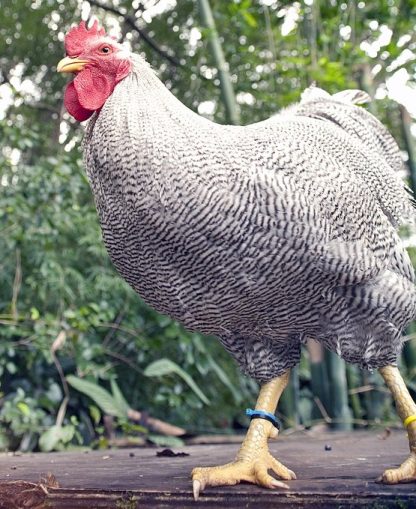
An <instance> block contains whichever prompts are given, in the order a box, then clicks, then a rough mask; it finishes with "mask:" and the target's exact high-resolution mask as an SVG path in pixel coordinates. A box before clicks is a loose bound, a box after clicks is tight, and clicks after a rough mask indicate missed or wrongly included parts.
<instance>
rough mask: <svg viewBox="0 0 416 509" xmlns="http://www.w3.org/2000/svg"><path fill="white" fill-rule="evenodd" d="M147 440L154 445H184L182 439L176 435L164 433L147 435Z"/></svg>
mask: <svg viewBox="0 0 416 509" xmlns="http://www.w3.org/2000/svg"><path fill="white" fill-rule="evenodd" d="M146 438H147V439H148V440H150V441H151V442H153V443H154V444H156V445H159V446H163V447H182V446H183V445H184V443H185V442H184V441H183V440H181V439H180V438H178V437H170V436H166V435H152V434H150V435H147V437H146Z"/></svg>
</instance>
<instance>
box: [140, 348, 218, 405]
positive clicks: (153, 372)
mask: <svg viewBox="0 0 416 509" xmlns="http://www.w3.org/2000/svg"><path fill="white" fill-rule="evenodd" d="M173 373H174V374H176V375H178V376H180V377H181V378H182V380H183V381H184V382H186V383H187V384H188V386H189V387H190V388H191V389H192V390H193V391H194V393H195V394H196V395H197V396H198V397H199V398H200V400H201V401H203V402H204V403H205V404H206V405H210V401H209V399H208V398H207V397H206V396H205V394H204V393H203V392H202V391H201V389H200V388H199V387H198V385H197V384H196V383H195V382H194V380H193V378H192V377H191V376H190V375H188V373H186V372H185V371H184V370H183V369H182V368H181V367H179V366H178V365H177V364H176V363H175V362H173V361H171V360H170V359H166V358H165V359H159V360H157V361H154V362H152V363H151V364H149V365H148V366H147V368H146V369H145V370H144V374H145V375H146V376H164V375H170V374H173Z"/></svg>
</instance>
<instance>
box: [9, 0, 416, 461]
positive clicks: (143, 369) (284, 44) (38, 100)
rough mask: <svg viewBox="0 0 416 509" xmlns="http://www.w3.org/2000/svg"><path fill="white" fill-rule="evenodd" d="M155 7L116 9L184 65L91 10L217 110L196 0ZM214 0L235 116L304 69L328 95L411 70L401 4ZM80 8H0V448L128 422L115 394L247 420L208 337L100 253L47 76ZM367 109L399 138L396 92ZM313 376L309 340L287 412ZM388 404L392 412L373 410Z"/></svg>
mask: <svg viewBox="0 0 416 509" xmlns="http://www.w3.org/2000/svg"><path fill="white" fill-rule="evenodd" d="M157 4H158V2H157V1H156V0H148V1H146V2H139V3H138V2H134V3H133V2H132V1H131V0H120V1H119V2H117V6H118V7H117V8H119V9H121V11H123V12H128V13H129V14H130V15H135V16H136V17H137V24H138V25H139V26H140V27H141V28H142V29H144V30H145V31H146V32H147V34H148V35H149V36H150V37H151V38H152V39H153V41H155V43H156V44H157V45H158V46H159V47H160V48H161V49H162V50H163V51H164V52H165V53H166V52H167V53H168V54H169V55H171V57H174V58H176V60H177V61H179V65H172V63H171V62H169V61H168V60H166V58H165V56H162V55H161V53H160V52H157V51H155V50H154V48H151V47H150V46H149V45H147V44H146V42H145V41H144V39H143V38H140V37H139V36H138V34H137V33H136V32H134V31H131V28H130V27H129V26H128V25H127V24H126V23H125V22H124V21H123V18H122V17H117V16H116V17H114V15H113V14H109V13H108V12H106V11H105V10H103V9H100V8H98V7H93V6H92V14H94V15H97V16H98V17H99V18H100V20H102V21H103V22H108V25H109V26H110V25H112V26H117V24H118V23H120V34H121V36H122V37H123V38H124V39H125V40H126V41H127V42H128V43H130V44H131V46H132V48H133V50H134V51H136V52H144V53H145V54H146V56H147V59H148V60H149V62H150V63H151V64H152V65H153V66H154V67H155V68H156V69H157V70H158V72H159V75H160V77H161V79H162V80H163V81H164V82H165V83H166V85H167V86H168V87H170V88H171V90H172V92H173V93H174V94H175V95H176V96H177V97H179V98H180V99H181V100H182V101H183V102H184V103H185V104H187V105H188V106H189V107H190V108H192V109H194V110H198V108H199V107H200V106H201V104H202V105H203V104H204V103H205V104H206V103H207V102H209V103H212V109H213V113H212V114H211V115H208V116H210V117H211V118H213V119H215V120H216V121H218V122H224V121H225V109H224V106H223V103H222V101H221V95H220V87H219V81H218V72H217V69H216V68H215V62H214V59H213V56H212V55H211V53H210V51H209V47H208V35H209V34H208V33H207V31H206V30H204V29H202V28H201V25H202V22H201V18H200V15H199V11H198V9H197V2H195V1H194V0H183V1H181V2H177V4H176V5H174V4H175V2H172V3H169V5H168V6H167V7H166V8H165V9H163V8H160V9H159V10H158V6H157ZM210 4H211V7H212V10H213V14H214V18H215V23H216V27H217V30H218V33H219V35H220V42H221V45H222V49H223V52H224V55H225V59H226V61H227V62H228V65H229V69H230V74H231V81H232V84H233V86H234V91H235V94H236V97H237V101H238V102H239V107H240V110H241V119H242V122H243V123H252V122H255V121H258V120H262V119H264V118H266V117H268V116H270V115H271V114H273V113H275V112H276V111H278V110H279V109H280V108H282V107H285V106H287V105H288V104H290V103H292V102H293V101H295V100H297V99H298V98H299V96H300V93H301V92H302V90H303V89H304V88H305V87H306V86H308V85H309V84H310V83H312V82H313V81H315V82H316V83H317V85H319V86H322V87H324V88H326V89H327V90H328V91H329V92H336V91H339V90H341V89H343V88H351V87H357V86H359V85H360V84H362V86H364V85H365V86H366V87H367V88H368V89H369V91H370V92H372V91H375V90H376V89H377V88H378V89H379V90H380V91H381V92H383V91H384V90H385V83H386V79H387V78H388V77H389V76H391V75H392V74H393V73H394V72H395V70H397V69H399V68H405V69H407V71H408V72H409V75H410V80H411V82H413V83H414V79H415V60H414V57H413V58H411V59H410V60H407V61H405V62H404V63H400V62H399V64H397V62H395V59H397V58H398V57H399V56H400V54H401V53H402V52H403V51H404V50H409V51H410V52H412V51H413V52H414V50H415V42H414V35H413V33H414V31H413V27H414V25H415V2H414V0H412V1H408V2H405V3H403V2H400V1H399V0H383V1H380V2H349V3H344V2H338V1H333V2H321V1H317V0H316V1H315V2H313V3H312V4H311V5H309V4H310V2H308V3H307V4H306V3H304V2H300V3H296V4H295V3H293V2H291V1H275V2H272V1H268V2H254V1H252V0H239V1H237V0H234V1H229V2H220V1H219V0H210ZM263 4H267V5H263ZM107 5H113V6H114V4H113V3H110V2H108V4H107ZM143 6H144V7H147V8H148V10H147V11H146V12H143ZM81 7H82V10H83V13H84V16H85V14H86V13H87V10H88V9H87V7H88V3H87V2H81V3H80V2H79V1H78V0H69V1H67V2H63V1H62V0H57V1H56V2H50V1H47V2H46V1H44V2H32V1H30V2H29V1H28V0H15V1H14V2H9V3H8V4H7V5H5V6H3V8H2V9H1V10H0V63H1V66H0V69H1V70H0V98H2V97H10V104H9V106H8V108H7V116H6V115H4V112H3V111H2V108H3V106H1V104H2V103H1V101H0V232H1V236H0V336H1V337H0V339H1V341H0V383H1V391H2V393H1V400H0V449H2V450H3V449H16V448H19V449H21V450H32V449H35V448H40V449H42V450H45V451H47V450H53V449H62V448H65V447H71V446H74V445H76V446H77V445H80V444H91V443H93V442H94V441H96V440H97V437H99V443H101V444H105V443H107V442H106V438H105V437H104V435H103V433H104V431H103V424H102V418H103V415H104V414H105V413H106V414H109V415H115V416H117V418H120V416H122V417H123V419H124V418H125V414H126V408H127V407H131V408H133V409H138V410H145V411H148V412H149V413H150V414H152V415H153V416H155V417H159V418H161V419H163V420H167V421H169V422H172V423H176V424H178V425H182V426H183V427H185V428H186V429H187V430H188V431H191V432H196V431H209V430H212V429H219V428H220V429H225V430H226V429H229V428H230V427H231V426H232V425H233V424H234V421H236V420H237V421H242V422H241V423H245V422H246V421H244V418H242V411H241V409H242V408H244V406H245V405H247V404H249V402H250V403H251V402H252V400H253V398H254V396H255V391H256V384H255V383H254V382H253V381H251V380H248V379H247V378H245V377H243V376H242V375H241V373H240V372H239V371H238V369H237V368H236V366H235V364H234V362H233V361H232V360H231V359H230V357H229V356H228V354H227V353H226V352H225V351H224V349H223V348H222V347H221V345H219V343H218V342H217V341H216V340H214V339H212V338H204V337H202V336H200V335H198V334H195V333H191V332H188V331H185V330H184V329H183V328H182V327H181V326H180V325H178V324H177V323H175V322H173V321H171V320H170V319H169V318H167V317H164V316H161V315H158V314H157V313H155V312H154V311H153V310H151V309H149V308H148V307H147V306H146V305H145V304H144V303H143V302H142V301H141V300H140V299H139V298H138V297H137V296H136V295H135V294H134V292H133V291H132V290H131V289H130V288H129V287H128V286H127V285H126V284H125V283H124V282H123V281H122V279H121V278H120V277H119V276H118V275H117V273H116V272H115V270H114V268H113V267H112V265H111V263H110V262H109V259H108V256H107V254H106V251H105V248H104V246H103V242H102V239H101V233H100V230H99V226H98V220H97V215H96V211H95V208H94V204H93V200H92V196H91V193H90V190H89V187H88V182H87V179H86V176H85V173H84V170H83V164H82V161H81V151H80V148H79V147H80V143H81V139H82V129H81V128H80V126H79V125H78V124H77V123H75V122H74V121H73V120H72V119H70V118H69V116H68V115H67V114H66V113H65V112H64V111H63V108H62V94H63V88H64V86H65V83H64V79H63V78H62V76H61V75H59V74H57V73H56V72H55V66H56V63H57V62H58V61H59V60H60V59H61V58H62V56H63V45H62V40H63V34H64V33H65V32H66V31H67V29H68V28H69V26H70V25H71V24H72V23H74V22H78V20H79V18H80V15H81V12H80V9H81ZM152 7H154V8H155V9H154V10H153V11H152V10H151V8H152ZM159 7H160V5H159ZM288 9H295V10H296V13H297V14H296V15H297V20H296V21H295V22H294V25H293V27H292V28H293V29H292V30H291V31H289V32H287V33H286V32H282V28H283V27H284V26H286V25H285V22H287V12H288ZM152 12H153V14H152ZM383 26H387V27H389V28H390V29H391V30H392V35H391V38H390V41H388V42H386V44H385V45H384V46H383V45H381V46H380V48H379V49H378V50H377V51H376V52H375V54H374V55H373V56H369V53H368V51H366V48H368V45H371V44H372V43H376V42H377V41H378V40H379V37H380V35H381V34H382V32H383V30H384V28H383ZM348 27H349V28H348ZM341 29H343V30H342V32H341ZM341 33H342V34H343V35H342V36H341V35H340V34H341ZM398 41H400V45H399V44H398ZM363 48H364V49H363ZM413 55H414V53H413ZM368 69H369V70H370V73H368V72H367V71H368ZM371 71H373V72H371ZM376 71H377V72H376ZM369 77H370V81H368V78H369ZM377 109H378V114H379V116H380V117H381V118H382V119H383V120H384V121H385V122H386V123H387V124H388V125H389V126H390V128H391V129H392V131H393V132H394V134H395V135H396V137H397V138H398V140H399V142H400V143H401V145H402V146H404V144H403V141H402V134H401V129H400V127H401V124H400V117H399V115H397V107H396V105H395V104H394V103H392V101H390V100H388V99H384V100H383V101H381V102H378V103H377ZM413 251H414V249H413ZM411 254H412V256H413V255H414V253H413V252H412V253H411ZM413 257H414V256H413ZM57 338H63V340H62V341H59V342H58V340H57ZM55 341H57V342H58V343H59V344H58V345H57V344H56V343H55V347H56V348H55V347H54V348H52V345H53V344H54V342H55ZM414 350H415V348H414V345H412V344H411V343H409V344H408V345H406V348H405V356H404V358H403V361H404V362H403V364H404V367H405V370H406V373H407V374H408V377H409V381H410V383H411V384H414V376H415V370H414V362H413V361H412V359H416V354H415V351H414ZM312 371H313V370H312ZM318 371H319V370H318ZM321 371H322V370H321ZM65 377H66V380H65ZM116 380H117V383H116ZM296 381H297V382H298V383H299V384H298V386H297V385H296V383H295V382H296ZM348 383H349V389H350V391H356V390H357V389H358V388H359V387H360V385H363V380H362V378H361V375H360V374H359V373H358V372H357V370H355V368H351V369H350V370H349V371H348ZM312 385H313V384H312V375H311V366H310V363H309V359H308V356H307V354H304V355H303V358H302V362H301V366H300V368H299V376H297V377H296V380H293V385H292V386H293V391H291V392H288V393H287V394H288V396H287V397H286V398H287V399H286V402H285V405H284V408H283V406H282V409H281V410H282V411H283V410H284V411H285V412H286V415H284V417H286V419H287V421H286V422H292V423H293V422H296V421H297V420H299V419H300V420H301V422H302V423H305V424H307V425H309V424H311V423H313V422H316V420H319V419H322V415H321V413H319V412H317V408H316V405H313V404H312V397H313V396H312V390H311V387H312ZM364 385H365V384H364ZM201 388H202V389H201ZM411 389H412V390H413V389H414V385H411ZM127 402H128V403H127ZM208 402H209V403H210V404H208ZM349 403H350V406H351V407H352V410H353V414H354V418H355V419H356V420H360V419H366V418H368V416H369V415H370V413H371V412H370V411H369V406H370V405H371V404H372V403H371V398H370V399H368V398H366V397H365V396H364V395H363V394H362V393H359V392H353V393H351V394H350V395H349ZM296 408H298V412H297V411H296ZM386 408H387V407H386ZM383 412H384V414H383V415H389V411H388V409H387V410H386V411H384V406H383ZM120 419H121V418H120ZM359 422H362V421H359ZM120 426H121V429H122V430H123V431H124V433H126V434H129V435H131V434H133V433H139V432H141V431H142V429H141V428H140V426H138V427H134V426H136V425H132V424H130V423H128V422H127V421H124V422H122V419H121V420H120ZM155 440H160V438H159V439H158V438H157V437H156V438H155Z"/></svg>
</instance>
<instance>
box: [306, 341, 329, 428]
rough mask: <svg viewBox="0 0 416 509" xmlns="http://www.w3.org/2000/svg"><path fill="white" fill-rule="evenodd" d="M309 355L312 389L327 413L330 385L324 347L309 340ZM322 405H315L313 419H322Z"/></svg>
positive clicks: (316, 399)
mask: <svg viewBox="0 0 416 509" xmlns="http://www.w3.org/2000/svg"><path fill="white" fill-rule="evenodd" d="M307 349H308V353H309V363H310V364H309V366H310V370H311V389H312V394H313V395H314V398H315V402H316V403H317V401H319V403H320V405H322V407H323V408H324V409H325V410H326V411H327V410H328V404H329V384H328V373H327V370H326V365H325V351H324V347H323V346H322V345H321V344H320V343H317V342H316V341H314V340H312V339H309V340H308V342H307ZM320 405H319V406H318V404H316V405H315V407H314V409H313V411H312V418H313V419H320V418H322V409H321V408H320Z"/></svg>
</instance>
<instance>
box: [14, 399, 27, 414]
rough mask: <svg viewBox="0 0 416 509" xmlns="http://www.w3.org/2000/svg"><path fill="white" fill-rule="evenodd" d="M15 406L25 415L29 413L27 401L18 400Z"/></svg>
mask: <svg viewBox="0 0 416 509" xmlns="http://www.w3.org/2000/svg"><path fill="white" fill-rule="evenodd" d="M16 406H17V408H18V409H19V410H20V411H21V412H22V414H23V415H25V416H29V415H30V408H29V405H28V404H27V403H25V402H24V401H19V403H17V405H16Z"/></svg>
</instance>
